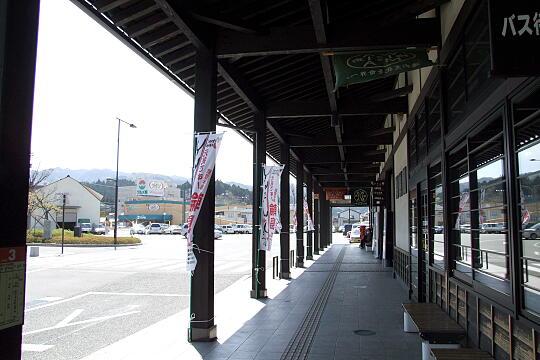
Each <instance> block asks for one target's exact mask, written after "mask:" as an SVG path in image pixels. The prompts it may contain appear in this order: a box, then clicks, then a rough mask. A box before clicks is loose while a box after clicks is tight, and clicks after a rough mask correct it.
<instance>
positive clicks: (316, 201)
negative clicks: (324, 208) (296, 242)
mask: <svg viewBox="0 0 540 360" xmlns="http://www.w3.org/2000/svg"><path fill="white" fill-rule="evenodd" d="M313 190H314V193H315V194H317V195H319V199H320V198H321V195H320V191H319V186H318V185H317V182H316V180H315V179H313ZM319 199H313V226H314V227H315V231H314V232H313V255H319V251H320V249H321V244H320V236H319V231H320V230H319Z"/></svg>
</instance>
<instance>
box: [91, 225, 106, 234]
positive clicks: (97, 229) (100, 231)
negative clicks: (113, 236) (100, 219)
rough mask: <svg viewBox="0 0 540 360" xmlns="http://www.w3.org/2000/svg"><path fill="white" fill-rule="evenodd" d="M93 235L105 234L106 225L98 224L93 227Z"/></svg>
mask: <svg viewBox="0 0 540 360" xmlns="http://www.w3.org/2000/svg"><path fill="white" fill-rule="evenodd" d="M92 234H101V235H104V234H105V225H104V224H97V225H94V226H92Z"/></svg>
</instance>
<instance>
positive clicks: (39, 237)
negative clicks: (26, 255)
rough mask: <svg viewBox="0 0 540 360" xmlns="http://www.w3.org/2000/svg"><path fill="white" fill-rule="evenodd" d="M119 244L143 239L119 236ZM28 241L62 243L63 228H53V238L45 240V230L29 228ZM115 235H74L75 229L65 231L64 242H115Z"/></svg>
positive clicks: (134, 242) (139, 241)
mask: <svg viewBox="0 0 540 360" xmlns="http://www.w3.org/2000/svg"><path fill="white" fill-rule="evenodd" d="M116 240H117V244H140V243H141V239H139V238H136V237H118V238H116ZM26 242H27V243H52V244H54V243H57V244H58V243H61V242H62V229H55V230H53V237H52V239H49V240H45V239H44V238H43V230H28V231H27V232H26ZM113 243H114V237H112V236H97V235H92V234H83V236H81V237H75V236H73V231H71V230H65V231H64V244H94V245H99V244H113Z"/></svg>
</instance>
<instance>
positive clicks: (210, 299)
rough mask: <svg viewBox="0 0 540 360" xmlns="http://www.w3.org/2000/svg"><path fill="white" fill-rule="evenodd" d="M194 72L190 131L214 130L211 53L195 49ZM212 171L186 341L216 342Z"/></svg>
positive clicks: (197, 233)
mask: <svg viewBox="0 0 540 360" xmlns="http://www.w3.org/2000/svg"><path fill="white" fill-rule="evenodd" d="M196 56H197V57H196V66H197V67H196V71H195V83H196V90H195V111H194V115H195V116H194V117H195V123H194V131H195V132H196V133H197V132H209V131H215V130H216V123H217V116H216V83H217V58H216V56H215V54H214V53H213V51H211V50H208V49H206V48H200V49H197V55H196ZM215 190H216V183H215V172H214V174H213V175H212V178H211V180H210V183H209V184H208V190H207V191H206V195H205V197H204V201H203V204H202V206H201V212H200V213H199V217H198V219H197V223H196V224H195V227H194V229H193V243H194V244H195V245H197V247H198V248H199V249H201V250H203V251H197V250H194V252H195V256H196V257H197V267H196V268H195V271H194V272H193V276H192V277H191V299H190V309H191V310H190V312H191V316H192V317H193V319H192V320H191V323H190V328H189V332H188V339H189V341H213V340H216V339H217V328H216V325H215V324H214V213H215V192H216V191H215Z"/></svg>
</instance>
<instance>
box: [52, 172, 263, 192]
mask: <svg viewBox="0 0 540 360" xmlns="http://www.w3.org/2000/svg"><path fill="white" fill-rule="evenodd" d="M68 175H69V176H71V177H72V178H74V179H76V180H78V181H80V182H84V183H95V182H97V181H105V180H106V179H107V178H109V179H114V178H115V177H116V171H115V170H111V169H66V168H54V169H52V173H51V175H50V176H49V177H48V178H47V182H49V183H51V182H54V181H57V180H60V179H63V178H65V177H66V176H68ZM118 178H119V179H124V180H130V181H137V180H138V179H141V178H145V179H152V180H162V181H169V182H171V183H173V184H176V185H181V184H183V183H185V182H186V181H191V179H188V178H187V177H184V176H177V175H161V174H153V173H143V172H137V173H127V172H122V171H120V172H119V173H118ZM226 184H229V185H236V186H238V187H241V188H242V189H247V190H251V189H252V188H253V187H252V186H251V185H245V184H240V183H237V182H234V181H230V182H227V183H226Z"/></svg>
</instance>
